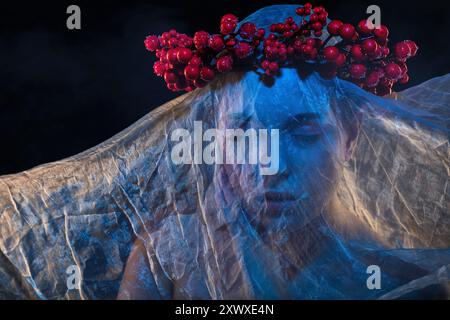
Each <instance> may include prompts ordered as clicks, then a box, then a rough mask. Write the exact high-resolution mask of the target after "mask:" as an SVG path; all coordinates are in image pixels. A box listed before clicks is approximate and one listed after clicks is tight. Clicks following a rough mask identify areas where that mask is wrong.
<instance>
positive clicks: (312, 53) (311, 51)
mask: <svg viewBox="0 0 450 320" xmlns="http://www.w3.org/2000/svg"><path fill="white" fill-rule="evenodd" d="M302 51H303V54H304V55H305V57H306V59H309V60H314V59H315V58H316V57H317V49H316V48H314V47H313V46H309V45H304V46H303V47H302Z"/></svg>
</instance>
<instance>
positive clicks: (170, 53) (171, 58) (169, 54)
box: [166, 49, 178, 64]
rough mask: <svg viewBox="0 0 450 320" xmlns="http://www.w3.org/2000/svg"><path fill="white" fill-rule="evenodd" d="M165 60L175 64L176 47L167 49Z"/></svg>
mask: <svg viewBox="0 0 450 320" xmlns="http://www.w3.org/2000/svg"><path fill="white" fill-rule="evenodd" d="M166 57H167V61H169V63H170V64H177V63H178V49H170V50H169V51H167V56H166Z"/></svg>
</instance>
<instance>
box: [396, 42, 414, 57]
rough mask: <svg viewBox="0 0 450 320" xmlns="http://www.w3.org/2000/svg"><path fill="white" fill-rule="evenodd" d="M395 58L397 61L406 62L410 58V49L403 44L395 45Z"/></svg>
mask: <svg viewBox="0 0 450 320" xmlns="http://www.w3.org/2000/svg"><path fill="white" fill-rule="evenodd" d="M395 56H396V57H397V59H399V60H406V59H408V58H409V57H410V56H411V49H410V48H409V46H408V45H407V44H406V43H405V42H399V43H397V44H396V45H395Z"/></svg>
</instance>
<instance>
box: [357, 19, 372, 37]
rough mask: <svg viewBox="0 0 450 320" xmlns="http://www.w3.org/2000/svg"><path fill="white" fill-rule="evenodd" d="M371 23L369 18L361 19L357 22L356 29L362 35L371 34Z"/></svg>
mask: <svg viewBox="0 0 450 320" xmlns="http://www.w3.org/2000/svg"><path fill="white" fill-rule="evenodd" d="M373 27H374V26H373V25H372V23H371V22H370V21H369V20H362V21H360V22H359V23H358V31H359V33H361V34H362V35H364V36H368V35H370V34H372V31H373Z"/></svg>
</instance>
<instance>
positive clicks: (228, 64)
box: [216, 56, 233, 73]
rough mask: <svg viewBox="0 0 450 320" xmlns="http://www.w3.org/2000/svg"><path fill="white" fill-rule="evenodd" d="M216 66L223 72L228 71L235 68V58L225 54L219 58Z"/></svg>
mask: <svg viewBox="0 0 450 320" xmlns="http://www.w3.org/2000/svg"><path fill="white" fill-rule="evenodd" d="M216 68H217V70H218V71H219V72H221V73H226V72H229V71H231V69H233V58H231V56H223V57H220V58H219V59H217V62H216Z"/></svg>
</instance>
